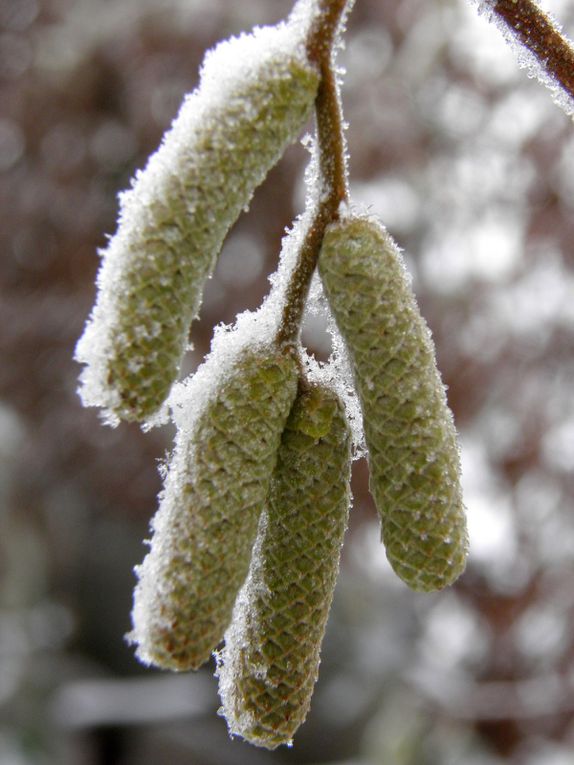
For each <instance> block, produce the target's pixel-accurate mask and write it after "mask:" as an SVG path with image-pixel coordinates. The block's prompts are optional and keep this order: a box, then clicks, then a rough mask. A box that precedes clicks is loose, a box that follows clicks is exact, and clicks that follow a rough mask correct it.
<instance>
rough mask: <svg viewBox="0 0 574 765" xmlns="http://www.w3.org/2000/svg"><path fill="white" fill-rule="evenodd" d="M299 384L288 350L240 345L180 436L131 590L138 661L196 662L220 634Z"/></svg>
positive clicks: (191, 665)
mask: <svg viewBox="0 0 574 765" xmlns="http://www.w3.org/2000/svg"><path fill="white" fill-rule="evenodd" d="M296 390H297V363H296V361H295V359H294V358H293V357H292V356H290V355H285V354H284V353H283V352H281V351H280V350H278V349H276V348H270V347H269V346H266V347H263V348H261V349H250V350H247V351H244V352H243V353H242V354H241V355H240V357H239V359H238V360H237V361H236V362H235V364H234V366H233V368H232V369H231V371H230V372H228V373H227V374H226V375H225V376H224V378H223V380H222V381H221V382H220V383H219V385H218V387H217V389H216V391H215V393H214V394H213V395H212V396H211V397H210V398H209V401H208V402H207V404H206V405H205V407H204V410H203V412H202V413H201V414H200V415H199V416H198V419H197V420H196V421H195V425H194V426H193V427H192V432H191V433H190V434H189V435H187V434H186V435H184V436H181V437H180V438H179V441H178V444H177V447H176V451H175V454H174V458H173V461H172V463H171V465H170V467H169V472H168V475H167V479H166V487H165V491H164V493H163V496H162V498H161V503H160V508H159V511H158V513H157V515H156V518H155V519H154V521H153V524H152V526H153V530H154V534H153V538H152V540H151V550H150V553H149V554H148V556H147V557H146V558H145V560H144V562H143V564H142V565H141V566H140V567H139V570H138V575H139V583H138V585H137V587H136V590H135V594H134V609H133V613H132V618H133V624H134V630H133V632H132V633H131V635H130V636H129V637H130V639H131V641H132V642H134V643H137V646H138V647H137V655H138V657H139V658H140V659H141V660H142V661H143V662H144V663H147V664H155V665H156V666H158V667H161V668H164V669H171V670H187V669H196V668H198V667H199V666H200V665H201V664H203V663H204V662H205V661H207V660H208V659H209V657H210V654H211V652H212V651H213V649H214V648H215V647H216V646H217V644H218V643H219V642H220V641H221V639H222V638H223V634H224V632H225V629H226V628H227V626H228V624H229V621H230V619H231V613H232V609H233V604H234V601H235V598H236V595H237V592H238V590H239V589H240V587H241V585H242V584H243V582H244V580H245V577H246V575H247V572H248V569H249V561H250V558H251V550H252V547H253V543H254V541H255V537H256V534H257V527H258V521H259V516H260V513H261V511H262V509H263V507H264V504H265V501H266V499H267V494H268V489H269V483H270V480H271V475H272V473H273V468H274V466H275V463H276V459H277V450H278V448H279V443H280V440H281V433H282V431H283V428H284V426H285V422H286V419H287V417H288V414H289V410H290V408H291V405H292V402H293V399H294V398H295V395H296Z"/></svg>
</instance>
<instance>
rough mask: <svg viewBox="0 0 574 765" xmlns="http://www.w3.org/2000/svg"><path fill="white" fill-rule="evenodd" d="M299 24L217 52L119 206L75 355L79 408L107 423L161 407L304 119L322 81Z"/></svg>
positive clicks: (141, 416) (243, 38) (260, 32)
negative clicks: (79, 366)
mask: <svg viewBox="0 0 574 765" xmlns="http://www.w3.org/2000/svg"><path fill="white" fill-rule="evenodd" d="M297 21H298V23H297V24H295V23H293V24H289V23H286V24H281V25H278V26H277V27H268V28H261V29H256V30H255V31H254V32H253V33H252V34H250V35H243V36H241V37H239V38H235V39H232V40H229V41H226V42H224V43H221V44H220V45H219V46H218V47H217V48H216V49H215V50H214V51H212V52H210V53H209V54H208V55H207V57H206V61H205V64H204V67H203V69H202V73H201V82H200V85H199V87H198V89H197V90H196V91H195V92H194V93H193V94H192V95H191V96H189V97H187V99H186V100H185V101H184V103H183V105H182V107H181V110H180V112H179V115H178V116H177V118H176V120H175V121H174V123H173V125H172V127H171V129H170V130H169V131H168V133H167V134H166V135H165V137H164V140H163V142H162V144H161V146H160V148H159V150H158V151H157V152H156V153H155V154H154V155H153V156H152V157H151V158H150V160H149V162H148V164H147V166H146V168H145V170H143V171H142V172H140V173H139V174H138V175H136V178H135V179H134V181H133V184H132V188H131V189H130V190H129V191H127V192H125V193H123V194H122V195H121V198H120V201H121V209H120V216H119V227H118V230H117V233H116V234H115V236H114V237H113V238H112V239H111V240H110V242H109V244H108V246H107V248H106V249H105V251H104V252H103V262H102V265H101V269H100V272H99V275H98V288H99V291H98V296H97V301H96V305H95V307H94V309H93V312H92V315H91V317H90V319H89V321H88V323H87V326H86V329H85V332H84V335H83V336H82V338H81V339H80V341H79V343H78V346H77V350H76V358H77V360H78V361H80V362H81V363H84V364H86V368H85V370H84V371H83V373H82V377H81V391H80V393H81V396H82V399H83V402H84V404H85V405H87V406H100V407H103V409H104V411H105V413H106V416H107V418H108V420H109V421H110V422H115V421H117V419H118V418H121V419H126V420H145V419H147V418H149V417H150V416H152V415H153V414H154V413H156V412H157V411H158V409H159V408H160V407H161V405H162V403H163V401H164V400H165V398H166V397H167V395H168V393H169V390H170V387H171V385H172V383H173V381H174V380H175V378H176V376H177V374H178V370H179V365H180V362H181V357H182V355H183V353H184V351H185V348H186V344H187V336H188V331H189V325H190V323H191V321H192V319H193V318H195V316H196V315H197V313H198V310H199V306H200V303H201V297H202V291H203V287H204V283H205V280H206V279H207V277H208V276H209V275H210V274H211V272H212V271H213V268H214V265H215V260H216V258H217V255H218V254H219V251H220V249H221V246H222V243H223V239H224V237H225V235H226V234H227V232H228V230H229V228H230V226H231V225H232V224H233V223H234V222H235V220H236V219H237V218H238V216H239V214H240V213H241V211H242V210H243V209H244V208H245V207H246V206H247V205H248V204H249V202H250V199H251V196H252V194H253V191H254V189H255V188H256V187H257V186H258V185H259V184H260V183H261V181H262V180H263V179H264V177H265V175H266V174H267V172H268V171H269V169H270V168H271V167H272V166H273V165H274V164H275V162H277V160H278V159H279V158H280V156H281V154H282V153H283V151H284V149H285V147H286V146H287V144H289V143H290V142H292V141H293V140H294V139H295V138H296V136H297V134H298V132H299V131H300V129H301V127H302V126H303V125H304V123H305V121H306V119H307V117H308V116H309V113H310V110H311V107H312V104H313V101H314V98H315V94H316V90H317V85H318V74H317V72H316V71H315V69H314V68H312V67H311V65H310V64H309V63H308V61H307V59H306V54H305V48H304V31H305V29H304V26H305V25H304V24H302V22H301V19H300V18H297Z"/></svg>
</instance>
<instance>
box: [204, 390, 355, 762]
mask: <svg viewBox="0 0 574 765" xmlns="http://www.w3.org/2000/svg"><path fill="white" fill-rule="evenodd" d="M350 469H351V447H350V432H349V428H348V425H347V422H346V419H345V413H344V411H343V406H342V404H341V402H340V400H339V398H338V396H337V395H336V394H335V393H334V392H333V391H332V390H330V389H329V388H327V387H324V386H323V385H317V384H314V385H312V386H311V387H309V388H308V389H307V390H305V391H303V392H302V393H300V394H299V396H298V398H297V399H296V401H295V404H294V405H293V409H292V411H291V414H290V415H289V419H288V421H287V425H286V427H285V432H284V433H283V437H282V439H281V446H280V448H279V454H278V459H277V466H276V468H275V472H274V475H273V480H272V482H271V488H270V494H269V501H268V505H267V509H266V510H265V511H264V513H263V515H262V517H261V522H260V528H259V533H258V537H257V542H256V545H255V550H254V555H253V559H252V563H251V568H250V572H249V576H248V579H247V581H246V583H245V585H244V587H243V590H242V591H241V593H240V595H239V597H238V600H237V604H236V607H235V609H234V615H233V621H232V623H231V626H230V628H229V630H228V631H227V633H226V635H225V646H224V648H223V650H222V651H221V654H220V656H219V665H220V666H219V678H220V695H221V698H222V702H223V707H222V713H223V715H224V716H225V718H226V719H227V724H228V726H229V730H230V732H231V734H237V735H240V736H242V737H243V738H245V739H246V740H247V741H250V742H251V743H253V744H257V745H259V746H263V747H267V748H268V749H274V748H275V747H277V746H279V745H280V744H289V743H290V741H291V739H292V737H293V734H294V733H295V731H296V730H297V728H298V727H299V726H300V725H301V723H302V722H303V721H304V720H305V717H306V715H307V712H308V710H309V705H310V702H311V694H312V692H313V688H314V685H315V681H316V679H317V672H318V668H319V652H320V648H321V642H322V639H323V634H324V632H325V627H326V623H327V618H328V614H329V609H330V606H331V600H332V597H333V590H334V587H335V580H336V576H337V573H338V569H339V554H340V548H341V545H342V542H343V535H344V532H345V528H346V524H347V514H348V507H349V501H350Z"/></svg>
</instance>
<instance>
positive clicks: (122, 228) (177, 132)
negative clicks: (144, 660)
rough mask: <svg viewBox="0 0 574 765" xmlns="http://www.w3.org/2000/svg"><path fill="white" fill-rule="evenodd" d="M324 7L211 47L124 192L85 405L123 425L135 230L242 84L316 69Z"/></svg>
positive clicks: (84, 355)
mask: <svg viewBox="0 0 574 765" xmlns="http://www.w3.org/2000/svg"><path fill="white" fill-rule="evenodd" d="M316 6H317V2H316V0H301V1H300V2H299V3H298V4H297V5H296V7H295V9H294V11H293V13H292V16H291V18H290V19H289V20H288V22H286V23H281V24H278V25H277V26H274V27H259V28H256V29H254V30H253V32H252V33H250V34H243V35H241V36H239V37H236V38H232V39H230V40H227V41H224V42H222V43H220V44H219V45H218V46H217V47H216V48H215V49H213V50H211V51H209V52H208V53H207V54H206V57H205V61H204V64H203V66H202V69H201V74H200V77H201V79H200V85H199V87H198V88H197V89H196V90H195V91H194V92H193V93H192V94H191V95H190V96H188V97H187V98H186V99H185V101H184V103H183V105H182V108H181V110H180V112H179V114H178V115H177V117H176V119H175V120H174V122H173V124H172V127H171V129H170V130H169V131H168V132H167V133H166V134H165V135H164V138H163V140H162V143H161V146H160V147H159V149H158V150H157V152H156V153H155V154H153V155H152V156H151V157H150V159H149V161H148V164H147V166H146V168H145V170H143V171H141V170H140V171H138V172H137V173H136V175H135V178H134V179H133V181H132V186H131V188H130V189H129V190H127V191H125V192H123V193H121V194H120V197H119V198H120V212H119V225H118V230H117V233H116V234H115V236H114V237H112V238H111V240H110V242H109V244H108V247H107V248H106V249H105V250H104V251H102V252H101V253H100V254H101V255H102V257H103V263H102V266H101V268H100V271H99V274H98V279H97V286H98V290H99V297H98V302H97V304H96V306H95V308H94V310H93V313H92V315H91V317H90V319H89V321H88V324H87V326H86V329H85V332H84V334H83V336H82V337H81V339H80V340H79V342H78V345H77V347H76V354H75V357H76V360H77V361H79V362H80V363H83V364H86V365H87V366H86V368H85V369H84V371H83V372H82V375H81V377H80V382H81V391H80V395H81V398H82V401H83V403H84V405H85V406H99V407H102V408H103V410H104V418H105V420H106V421H107V422H108V423H109V424H112V425H115V424H117V423H118V421H119V420H118V417H117V416H116V415H115V413H114V410H116V411H117V410H118V409H120V407H121V397H120V393H119V392H118V391H117V390H115V389H113V388H112V387H111V386H110V385H109V384H108V373H109V368H108V361H109V349H110V347H112V342H111V338H112V336H113V334H114V332H117V330H116V329H115V327H117V326H118V317H119V309H118V303H121V296H122V291H123V290H122V278H123V274H124V272H125V267H124V261H125V259H126V257H128V258H129V257H133V255H130V242H131V241H132V232H134V231H137V230H138V229H139V228H141V227H142V226H145V225H146V224H147V223H148V222H149V221H150V220H152V219H153V208H154V205H155V204H157V200H158V199H159V200H161V199H163V198H164V197H165V196H166V194H165V191H166V189H168V188H170V187H172V186H173V184H174V178H176V177H177V175H178V167H179V166H180V164H181V157H182V152H185V151H186V147H187V146H188V145H189V143H190V138H191V137H192V136H193V135H194V134H195V133H199V132H201V130H204V129H205V124H206V122H208V121H213V120H214V116H215V118H217V117H218V115H220V114H221V111H222V109H224V107H225V104H226V102H227V101H228V100H229V98H230V96H231V95H232V94H233V93H234V91H235V90H236V89H237V88H238V87H239V86H241V85H243V84H244V83H245V81H248V80H249V79H251V78H253V77H257V75H258V73H259V72H261V71H266V69H267V68H268V67H269V66H271V65H272V63H273V62H274V61H278V60H279V61H281V60H283V59H288V60H291V61H293V60H294V59H298V60H299V61H300V63H301V65H302V66H303V67H305V66H309V64H308V61H307V56H306V50H305V37H306V34H307V33H308V29H309V25H310V23H311V21H312V18H313V14H314V13H315V12H316ZM271 71H273V67H272V66H271ZM195 204H196V200H194V199H189V201H188V206H189V210H190V212H193V210H194V206H195ZM178 236H179V232H178V231H177V230H176V229H174V237H175V239H177V238H178ZM160 330H161V326H158V327H157V328H155V330H154V328H153V327H152V329H151V331H150V332H149V333H148V335H151V336H152V337H155V336H157V334H158V332H159V331H160ZM148 335H146V337H147V336H148ZM135 371H137V370H135ZM155 421H157V422H163V421H165V416H163V414H162V413H160V415H159V416H158V417H156V418H155Z"/></svg>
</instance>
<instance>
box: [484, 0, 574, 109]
mask: <svg viewBox="0 0 574 765" xmlns="http://www.w3.org/2000/svg"><path fill="white" fill-rule="evenodd" d="M472 2H473V3H474V5H475V6H477V8H478V12H479V14H480V15H481V16H484V17H485V18H486V19H488V21H491V22H492V23H493V24H494V25H495V26H496V27H497V28H498V29H499V31H500V32H501V34H502V36H503V37H504V39H505V40H506V42H507V43H508V44H509V45H510V47H511V48H512V50H513V52H514V55H515V56H516V59H517V61H518V65H519V66H520V68H521V69H526V71H527V73H528V76H529V77H530V78H534V77H536V79H537V80H538V81H539V82H540V83H542V84H543V85H545V86H546V87H547V88H548V90H549V91H550V93H551V95H552V100H553V101H554V103H555V104H557V105H558V106H559V107H560V108H561V109H562V110H563V111H564V112H566V114H567V115H568V116H569V117H573V116H574V98H572V97H571V96H570V95H569V94H568V93H567V92H566V91H565V90H564V88H562V87H561V86H560V85H559V84H558V83H557V81H556V80H555V79H554V78H553V77H552V76H551V75H550V74H549V73H548V72H547V71H546V69H545V68H544V67H543V66H542V64H541V63H540V61H539V60H538V59H537V58H536V56H535V55H534V54H533V53H531V52H530V51H529V50H528V48H526V47H525V45H524V44H523V43H521V42H520V39H519V38H518V35H517V34H516V32H514V31H513V29H512V28H511V27H509V26H508V25H507V24H505V23H504V21H503V20H502V19H501V18H500V17H499V16H498V14H497V13H495V11H494V6H495V5H496V0H472ZM544 15H545V16H546V17H547V18H548V19H549V20H550V21H551V22H552V24H553V26H554V27H555V28H556V29H557V30H558V31H559V32H560V34H562V35H563V36H564V33H563V32H562V27H561V25H560V24H559V22H558V21H557V20H556V19H555V18H554V17H553V16H552V15H551V14H550V13H548V12H546V11H544ZM565 39H566V40H567V42H568V43H569V44H570V46H571V47H574V45H573V43H572V42H571V41H570V40H568V38H565Z"/></svg>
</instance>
